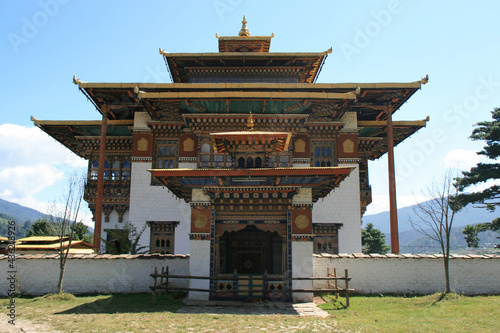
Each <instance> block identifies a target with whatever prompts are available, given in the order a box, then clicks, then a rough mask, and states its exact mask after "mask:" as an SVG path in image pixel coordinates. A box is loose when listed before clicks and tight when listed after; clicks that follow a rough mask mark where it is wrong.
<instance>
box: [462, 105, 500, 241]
mask: <svg viewBox="0 0 500 333" xmlns="http://www.w3.org/2000/svg"><path fill="white" fill-rule="evenodd" d="M491 115H492V118H493V121H483V122H480V123H478V124H477V126H478V127H477V128H475V129H474V131H472V135H471V136H470V138H471V139H472V140H485V141H486V146H484V147H483V150H481V151H479V152H478V155H484V156H487V157H488V158H489V159H491V160H498V158H499V157H500V108H495V109H494V110H493V111H492V112H491ZM462 174H463V177H460V178H457V180H456V181H457V182H456V186H457V188H458V190H459V191H460V192H462V191H464V190H465V189H466V188H467V187H469V186H471V185H477V184H481V183H484V182H486V181H488V180H496V179H499V178H500V163H478V164H477V165H476V166H475V167H473V168H471V169H470V171H464V172H462ZM454 201H455V203H456V205H457V206H459V207H465V206H467V205H468V204H470V203H475V204H481V205H484V206H485V207H486V208H487V209H488V210H490V211H494V210H495V208H496V207H497V206H499V205H500V185H492V186H490V187H489V188H487V189H485V190H483V191H476V192H471V193H461V194H459V195H458V196H457V197H456V198H455V199H454ZM485 230H493V231H498V230H499V222H498V221H496V222H495V221H493V222H490V223H480V224H478V225H476V226H467V227H466V228H465V229H464V231H463V233H464V234H465V235H466V237H465V239H466V240H467V243H468V244H469V246H471V247H475V245H477V244H478V243H477V242H478V241H479V239H478V238H477V234H478V233H479V232H481V231H485Z"/></svg>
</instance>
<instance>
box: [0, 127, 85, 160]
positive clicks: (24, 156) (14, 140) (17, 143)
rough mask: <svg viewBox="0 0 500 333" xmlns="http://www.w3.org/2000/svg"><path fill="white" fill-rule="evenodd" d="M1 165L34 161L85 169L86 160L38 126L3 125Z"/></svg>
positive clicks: (0, 129) (0, 134)
mask: <svg viewBox="0 0 500 333" xmlns="http://www.w3.org/2000/svg"><path fill="white" fill-rule="evenodd" d="M0 156H2V158H1V159H0V168H5V167H10V168H12V167H16V166H28V165H34V164H48V165H59V164H60V165H66V166H69V167H71V168H81V167H84V166H86V165H87V163H86V161H85V160H84V159H82V158H80V157H78V156H77V155H75V154H74V153H72V152H71V151H70V150H69V149H67V148H66V147H64V146H63V145H62V144H60V143H59V142H57V141H55V140H54V139H53V138H51V137H50V136H48V135H47V134H46V133H44V132H42V131H41V130H40V129H39V128H37V127H24V126H19V125H13V124H3V125H0Z"/></svg>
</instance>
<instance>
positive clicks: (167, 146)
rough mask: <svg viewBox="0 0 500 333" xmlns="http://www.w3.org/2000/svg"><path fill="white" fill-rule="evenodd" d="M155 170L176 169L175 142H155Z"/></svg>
mask: <svg viewBox="0 0 500 333" xmlns="http://www.w3.org/2000/svg"><path fill="white" fill-rule="evenodd" d="M155 158H156V163H155V164H156V168H158V169H174V168H177V141H176V140H158V141H156V156H155Z"/></svg>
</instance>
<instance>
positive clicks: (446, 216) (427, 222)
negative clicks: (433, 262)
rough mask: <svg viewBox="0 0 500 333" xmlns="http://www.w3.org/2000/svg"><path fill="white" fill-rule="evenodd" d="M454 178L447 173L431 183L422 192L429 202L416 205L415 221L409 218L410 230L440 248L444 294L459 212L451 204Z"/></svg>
mask: <svg viewBox="0 0 500 333" xmlns="http://www.w3.org/2000/svg"><path fill="white" fill-rule="evenodd" d="M453 181H454V177H453V176H452V172H451V171H448V172H447V173H446V174H445V175H444V177H443V179H441V180H440V181H433V182H432V183H431V185H430V186H427V187H426V189H425V190H424V191H423V192H422V194H423V195H425V196H426V197H430V198H432V199H431V200H428V201H424V202H420V203H417V206H416V207H415V208H414V210H413V212H414V214H415V219H412V218H410V224H411V226H412V228H413V229H414V230H416V231H418V232H419V233H421V234H422V235H424V236H427V237H429V238H430V239H432V240H435V241H437V242H438V243H439V245H440V246H441V251H442V254H443V263H444V276H445V282H446V290H445V294H447V293H449V292H450V291H451V289H450V265H449V263H450V234H451V228H452V225H453V219H454V217H455V213H456V212H458V211H459V208H458V207H457V205H454V204H453V198H454V197H456V196H457V192H458V191H457V189H456V188H455V186H454V185H453Z"/></svg>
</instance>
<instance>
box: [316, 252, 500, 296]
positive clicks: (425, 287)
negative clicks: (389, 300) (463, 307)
mask: <svg viewBox="0 0 500 333" xmlns="http://www.w3.org/2000/svg"><path fill="white" fill-rule="evenodd" d="M313 261H314V275H315V276H316V277H321V276H322V277H326V271H327V267H330V270H331V268H333V267H334V268H336V269H337V275H338V276H344V270H345V269H348V273H349V277H351V278H352V279H351V281H349V288H354V289H356V292H358V293H361V294H433V293H436V292H440V291H444V289H445V282H444V264H443V259H442V256H440V255H390V254H389V255H378V254H374V255H363V254H354V255H347V254H345V255H343V254H340V255H328V254H322V255H314V260H313ZM499 277H500V256H473V255H469V256H454V257H453V258H451V259H450V287H451V289H452V290H453V291H455V292H456V293H464V294H471V295H472V294H500V278H499ZM321 283H322V282H320V281H315V283H314V287H315V288H319V287H321ZM324 283H325V282H323V284H324ZM339 284H340V285H339V286H340V287H343V286H344V285H343V282H340V281H339Z"/></svg>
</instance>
